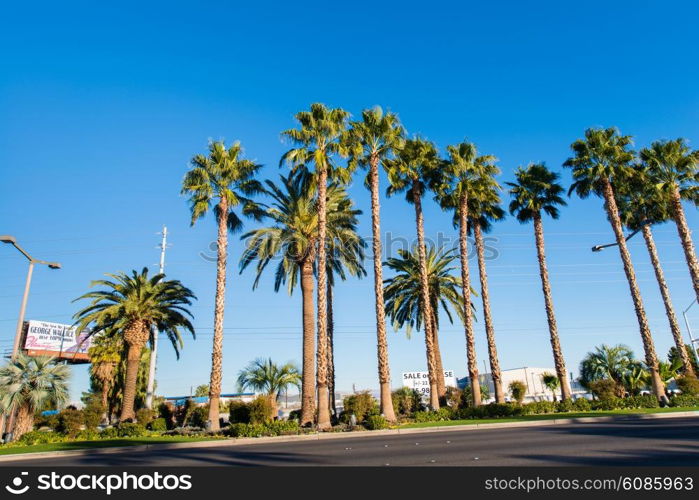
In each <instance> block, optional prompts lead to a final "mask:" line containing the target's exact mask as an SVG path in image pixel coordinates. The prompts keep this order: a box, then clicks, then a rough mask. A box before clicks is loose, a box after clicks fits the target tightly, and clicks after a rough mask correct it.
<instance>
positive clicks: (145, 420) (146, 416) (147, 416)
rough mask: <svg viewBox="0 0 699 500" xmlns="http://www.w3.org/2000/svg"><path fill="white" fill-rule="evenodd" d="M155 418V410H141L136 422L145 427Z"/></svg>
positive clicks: (138, 412)
mask: <svg viewBox="0 0 699 500" xmlns="http://www.w3.org/2000/svg"><path fill="white" fill-rule="evenodd" d="M153 418H155V412H154V411H153V410H150V409H148V408H141V409H140V410H137V411H136V421H137V422H138V423H139V424H141V425H143V426H147V425H148V424H149V423H150V421H151V420H153Z"/></svg>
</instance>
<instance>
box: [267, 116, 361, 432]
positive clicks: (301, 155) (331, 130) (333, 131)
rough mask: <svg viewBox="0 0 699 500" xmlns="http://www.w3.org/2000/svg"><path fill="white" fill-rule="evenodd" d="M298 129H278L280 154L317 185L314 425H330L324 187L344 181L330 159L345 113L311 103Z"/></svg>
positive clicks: (338, 147) (344, 176)
mask: <svg viewBox="0 0 699 500" xmlns="http://www.w3.org/2000/svg"><path fill="white" fill-rule="evenodd" d="M295 118H296V121H297V122H298V123H299V126H300V127H299V128H295V129H289V130H285V131H284V132H282V136H283V137H285V138H287V139H289V140H290V141H291V142H292V143H293V144H294V145H295V146H297V147H295V148H293V149H290V150H289V151H287V152H286V153H284V155H283V156H282V159H281V162H280V163H284V162H288V163H289V164H290V165H291V167H292V168H294V169H295V168H299V167H301V166H304V167H305V166H308V165H309V164H311V163H312V164H313V166H314V167H315V174H316V183H317V187H318V195H317V199H318V241H319V244H318V248H317V252H318V255H317V257H318V265H317V271H318V289H317V297H318V299H317V304H316V306H317V308H318V322H317V328H318V345H317V351H316V364H317V369H316V386H317V394H318V421H317V425H318V428H319V429H321V430H323V429H327V428H329V427H330V425H331V424H330V408H329V405H330V403H329V402H330V399H329V393H328V363H327V360H328V352H327V351H328V335H327V334H328V332H327V326H328V324H327V311H328V307H327V295H326V293H327V292H326V289H327V279H328V278H327V248H326V244H325V243H326V237H327V203H326V199H327V189H328V178H331V179H332V178H335V179H338V178H339V179H342V180H347V177H348V175H349V172H348V170H347V169H343V168H336V165H335V162H334V159H335V157H336V156H337V155H340V154H341V153H343V147H342V144H341V143H340V137H341V136H342V134H343V133H344V132H345V127H346V123H347V119H348V118H349V113H347V112H346V111H344V110H342V109H340V108H335V109H329V108H327V107H326V106H325V105H323V104H320V103H314V104H311V109H310V111H301V112H299V113H296V116H295Z"/></svg>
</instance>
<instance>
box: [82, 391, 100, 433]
mask: <svg viewBox="0 0 699 500" xmlns="http://www.w3.org/2000/svg"><path fill="white" fill-rule="evenodd" d="M103 415H104V407H103V406H102V401H100V398H99V396H98V395H96V394H93V395H91V396H90V399H89V400H88V402H87V404H86V405H85V408H83V420H84V423H85V428H86V429H90V430H95V429H97V426H98V425H99V424H100V422H101V421H102V416H103Z"/></svg>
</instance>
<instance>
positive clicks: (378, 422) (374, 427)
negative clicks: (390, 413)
mask: <svg viewBox="0 0 699 500" xmlns="http://www.w3.org/2000/svg"><path fill="white" fill-rule="evenodd" d="M364 426H365V427H366V428H367V429H369V430H370V431H378V430H381V429H388V427H389V425H388V420H386V419H385V418H384V417H382V416H381V415H369V416H368V417H367V419H366V422H364Z"/></svg>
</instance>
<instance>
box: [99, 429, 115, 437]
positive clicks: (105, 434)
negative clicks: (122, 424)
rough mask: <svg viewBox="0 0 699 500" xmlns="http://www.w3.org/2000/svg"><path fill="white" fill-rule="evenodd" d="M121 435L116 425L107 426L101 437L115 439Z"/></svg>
mask: <svg viewBox="0 0 699 500" xmlns="http://www.w3.org/2000/svg"><path fill="white" fill-rule="evenodd" d="M118 437H119V430H118V429H117V428H116V427H107V428H106V429H102V431H101V432H100V439H115V438H118Z"/></svg>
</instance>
